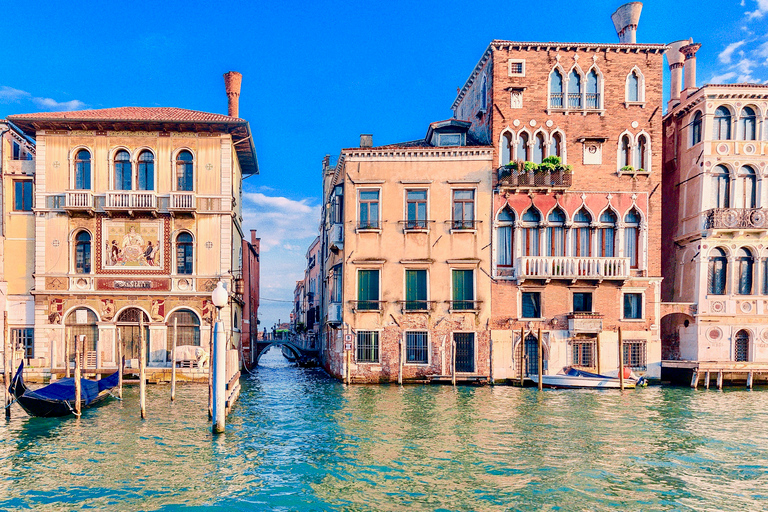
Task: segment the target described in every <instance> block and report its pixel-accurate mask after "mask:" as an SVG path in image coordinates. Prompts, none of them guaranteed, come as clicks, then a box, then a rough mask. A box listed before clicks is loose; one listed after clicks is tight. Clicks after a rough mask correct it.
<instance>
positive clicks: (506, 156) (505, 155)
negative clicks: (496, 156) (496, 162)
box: [501, 132, 515, 165]
mask: <svg viewBox="0 0 768 512" xmlns="http://www.w3.org/2000/svg"><path fill="white" fill-rule="evenodd" d="M514 149H515V146H514V145H513V143H512V134H511V133H509V132H506V133H505V134H504V135H502V137H501V165H507V164H508V163H509V162H511V161H512V154H513V153H514Z"/></svg>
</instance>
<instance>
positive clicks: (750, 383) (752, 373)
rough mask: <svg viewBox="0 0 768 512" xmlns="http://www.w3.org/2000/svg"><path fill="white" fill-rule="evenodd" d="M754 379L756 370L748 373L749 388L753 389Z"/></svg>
mask: <svg viewBox="0 0 768 512" xmlns="http://www.w3.org/2000/svg"><path fill="white" fill-rule="evenodd" d="M753 379H754V372H753V371H752V370H750V371H749V373H748V374H747V388H748V389H752V380H753Z"/></svg>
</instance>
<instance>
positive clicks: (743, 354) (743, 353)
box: [733, 329, 749, 361]
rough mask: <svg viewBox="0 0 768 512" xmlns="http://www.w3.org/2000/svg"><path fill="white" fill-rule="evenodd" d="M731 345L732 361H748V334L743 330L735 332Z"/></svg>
mask: <svg viewBox="0 0 768 512" xmlns="http://www.w3.org/2000/svg"><path fill="white" fill-rule="evenodd" d="M733 344H734V347H733V358H734V360H735V361H749V333H748V332H747V331H745V330H743V329H742V330H741V331H739V332H737V333H736V336H735V338H734V341H733Z"/></svg>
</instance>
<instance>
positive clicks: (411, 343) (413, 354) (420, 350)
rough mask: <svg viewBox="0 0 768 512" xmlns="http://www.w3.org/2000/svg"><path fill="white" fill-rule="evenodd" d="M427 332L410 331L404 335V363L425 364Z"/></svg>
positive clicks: (426, 358)
mask: <svg viewBox="0 0 768 512" xmlns="http://www.w3.org/2000/svg"><path fill="white" fill-rule="evenodd" d="M427 347H428V343H427V332H426V331H410V332H406V333H405V362H406V363H409V364H427V363H428V362H429V354H428V353H427Z"/></svg>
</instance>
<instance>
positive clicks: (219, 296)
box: [211, 281, 229, 309]
mask: <svg viewBox="0 0 768 512" xmlns="http://www.w3.org/2000/svg"><path fill="white" fill-rule="evenodd" d="M228 297H229V294H228V293H227V290H226V288H224V282H223V281H219V283H218V284H217V285H216V288H215V289H214V290H213V293H211V300H212V301H213V305H214V306H216V307H217V308H219V309H221V308H223V307H224V306H226V305H227V298H228Z"/></svg>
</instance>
